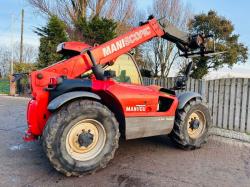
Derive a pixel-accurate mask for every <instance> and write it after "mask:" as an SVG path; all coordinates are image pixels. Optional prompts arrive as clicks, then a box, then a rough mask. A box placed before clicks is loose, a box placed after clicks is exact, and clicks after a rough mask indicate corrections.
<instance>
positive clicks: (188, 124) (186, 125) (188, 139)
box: [170, 98, 211, 149]
mask: <svg viewBox="0 0 250 187" xmlns="http://www.w3.org/2000/svg"><path fill="white" fill-rule="evenodd" d="M210 126H211V116H210V113H209V110H208V108H207V107H206V106H205V105H204V104H203V103H202V102H201V100H200V99H199V98H196V99H194V100H191V101H189V102H188V103H187V104H186V105H185V107H184V108H183V109H180V110H177V111H176V118H175V123H174V128H173V130H172V132H171V134H170V137H171V139H172V140H173V141H174V142H175V143H176V144H177V145H178V146H179V147H181V148H183V149H195V148H200V147H201V146H202V144H204V143H206V141H207V138H208V129H209V127H210Z"/></svg>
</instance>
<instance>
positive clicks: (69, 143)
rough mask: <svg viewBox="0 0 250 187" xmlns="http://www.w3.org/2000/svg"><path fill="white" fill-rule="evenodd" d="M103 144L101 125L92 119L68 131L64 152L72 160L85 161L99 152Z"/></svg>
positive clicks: (103, 134) (103, 133)
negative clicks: (65, 151)
mask: <svg viewBox="0 0 250 187" xmlns="http://www.w3.org/2000/svg"><path fill="white" fill-rule="evenodd" d="M105 142H106V132H105V129H104V127H103V125H102V124H101V123H100V122H98V121H96V120H94V119H84V120H81V121H79V122H77V123H76V124H75V125H74V126H73V127H72V128H71V129H70V130H69V132H68V134H67V137H66V150H67V152H68V154H69V155H70V156H71V157H72V158H74V159H76V160H79V161H87V160H90V159H92V158H94V157H96V156H97V155H98V154H99V153H100V152H101V150H102V149H103V147H104V145H105Z"/></svg>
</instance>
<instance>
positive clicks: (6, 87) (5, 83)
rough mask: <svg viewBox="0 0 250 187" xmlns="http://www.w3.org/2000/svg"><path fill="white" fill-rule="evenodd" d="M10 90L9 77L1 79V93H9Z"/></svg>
mask: <svg viewBox="0 0 250 187" xmlns="http://www.w3.org/2000/svg"><path fill="white" fill-rule="evenodd" d="M9 92H10V81H9V80H8V79H0V94H8V93H9Z"/></svg>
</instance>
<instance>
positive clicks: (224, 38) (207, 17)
mask: <svg viewBox="0 0 250 187" xmlns="http://www.w3.org/2000/svg"><path fill="white" fill-rule="evenodd" d="M189 30H190V31H191V32H192V33H201V32H202V33H204V34H206V35H207V34H213V35H214V41H215V43H216V49H215V51H218V52H220V51H226V53H224V54H221V55H216V56H213V57H200V58H194V59H193V61H194V63H195V66H194V68H193V73H192V74H191V76H192V77H193V78H197V79H201V78H202V77H203V76H204V75H206V74H207V73H208V72H209V71H210V70H217V69H219V68H221V67H223V66H225V65H227V66H229V67H232V66H233V65H234V64H236V63H238V62H239V63H245V62H246V61H247V58H248V53H247V51H248V48H247V47H246V46H245V45H244V44H242V43H240V42H239V35H237V34H234V26H233V24H232V22H231V21H230V20H228V19H226V18H225V17H221V16H218V15H217V13H216V12H215V11H212V10H210V11H209V12H208V13H207V14H204V13H203V14H199V15H196V16H194V18H193V19H192V20H191V21H190V23H189ZM208 47H210V48H211V44H210V43H208Z"/></svg>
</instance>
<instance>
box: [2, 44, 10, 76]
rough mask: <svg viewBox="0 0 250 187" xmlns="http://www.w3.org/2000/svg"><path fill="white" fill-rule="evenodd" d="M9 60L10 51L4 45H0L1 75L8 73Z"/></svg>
mask: <svg viewBox="0 0 250 187" xmlns="http://www.w3.org/2000/svg"><path fill="white" fill-rule="evenodd" d="M10 62H11V51H10V49H8V48H6V47H0V72H1V75H2V77H5V76H7V75H8V73H9V69H10Z"/></svg>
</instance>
